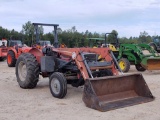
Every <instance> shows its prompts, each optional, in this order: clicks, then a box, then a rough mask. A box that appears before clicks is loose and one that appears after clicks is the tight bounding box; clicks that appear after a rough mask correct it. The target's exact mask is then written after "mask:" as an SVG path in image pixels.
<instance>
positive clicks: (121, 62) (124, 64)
mask: <svg viewBox="0 0 160 120" xmlns="http://www.w3.org/2000/svg"><path fill="white" fill-rule="evenodd" d="M118 64H119V67H120V68H121V70H122V72H128V71H129V69H130V62H129V61H128V59H126V58H121V59H120V60H119V61H118Z"/></svg>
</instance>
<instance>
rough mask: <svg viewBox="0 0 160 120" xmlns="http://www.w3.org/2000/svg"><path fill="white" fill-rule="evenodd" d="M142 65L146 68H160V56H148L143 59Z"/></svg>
mask: <svg viewBox="0 0 160 120" xmlns="http://www.w3.org/2000/svg"><path fill="white" fill-rule="evenodd" d="M141 65H142V66H143V67H144V68H145V69H146V70H160V57H149V58H148V57H146V58H144V59H143V60H142V62H141Z"/></svg>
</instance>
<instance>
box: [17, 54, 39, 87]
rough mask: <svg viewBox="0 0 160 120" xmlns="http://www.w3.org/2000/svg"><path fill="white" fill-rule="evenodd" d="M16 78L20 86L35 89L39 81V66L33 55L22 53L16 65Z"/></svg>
mask: <svg viewBox="0 0 160 120" xmlns="http://www.w3.org/2000/svg"><path fill="white" fill-rule="evenodd" d="M16 77H17V82H18V83H19V86H20V87H21V88H24V89H31V88H35V87H36V85H37V82H38V81H39V65H38V62H37V60H36V57H35V56H34V55H32V54H31V53H22V54H21V55H20V56H19V57H18V59H17V63H16Z"/></svg>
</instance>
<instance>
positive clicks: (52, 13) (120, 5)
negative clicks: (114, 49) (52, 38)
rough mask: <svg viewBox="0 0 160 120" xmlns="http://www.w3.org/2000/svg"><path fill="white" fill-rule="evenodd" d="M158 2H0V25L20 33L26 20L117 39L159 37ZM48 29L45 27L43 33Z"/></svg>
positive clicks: (82, 0) (154, 0) (25, 0)
mask: <svg viewBox="0 0 160 120" xmlns="http://www.w3.org/2000/svg"><path fill="white" fill-rule="evenodd" d="M159 12H160V0H0V15H1V16H0V26H2V27H4V28H7V29H10V30H11V29H15V30H17V31H20V30H21V29H22V25H23V24H24V23H26V22H27V21H31V22H41V23H53V24H59V27H60V28H61V29H62V30H67V29H70V28H71V27H72V26H76V29H77V30H78V31H79V32H85V31H86V30H89V31H90V32H98V33H106V32H111V31H112V30H116V31H117V32H118V33H119V36H120V37H130V36H135V37H136V36H139V35H140V32H143V31H146V32H148V33H149V35H151V36H152V35H160V13H159ZM49 29H51V28H46V27H45V32H48V31H49Z"/></svg>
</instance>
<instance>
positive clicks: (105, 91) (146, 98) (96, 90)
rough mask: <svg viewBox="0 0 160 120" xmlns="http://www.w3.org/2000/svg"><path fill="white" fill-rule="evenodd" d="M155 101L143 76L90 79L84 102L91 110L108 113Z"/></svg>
mask: <svg viewBox="0 0 160 120" xmlns="http://www.w3.org/2000/svg"><path fill="white" fill-rule="evenodd" d="M152 100H154V96H153V95H152V93H151V92H150V90H149V88H148V86H147V84H146V82H145V80H144V78H143V76H142V75H141V74H130V75H129V74H128V75H120V76H108V77H99V78H90V79H88V80H86V82H85V85H84V93H83V101H84V103H85V105H86V106H87V107H89V108H92V109H96V110H99V111H108V110H113V109H117V108H122V107H126V106H131V105H136V104H141V103H145V102H150V101H152Z"/></svg>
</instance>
